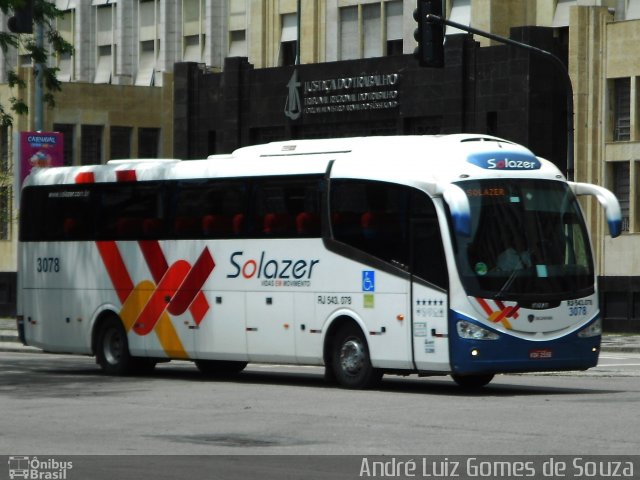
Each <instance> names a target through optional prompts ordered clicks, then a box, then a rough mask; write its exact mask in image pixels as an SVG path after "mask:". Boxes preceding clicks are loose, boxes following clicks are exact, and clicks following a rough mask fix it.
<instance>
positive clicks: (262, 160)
mask: <svg viewBox="0 0 640 480" xmlns="http://www.w3.org/2000/svg"><path fill="white" fill-rule="evenodd" d="M331 162H333V164H332V166H331V177H335V178H367V179H372V180H385V181H392V182H398V183H403V184H409V185H416V186H420V184H424V183H440V184H441V183H451V182H453V181H456V180H460V179H473V178H496V177H511V178H517V177H532V176H535V178H547V179H556V180H558V179H564V177H563V175H562V173H561V172H560V170H558V168H557V167H556V166H555V165H553V164H552V163H551V162H548V161H546V160H543V159H540V158H538V157H536V156H535V155H534V154H533V153H532V152H531V151H530V150H528V149H527V148H525V147H523V146H521V145H518V144H515V143H513V142H509V141H507V140H504V139H501V138H497V137H492V136H488V135H479V134H455V135H432V136H429V135H425V136H417V135H416V136H380V137H356V138H336V139H317V140H316V139H314V140H288V141H281V142H272V143H268V144H264V145H254V146H249V147H242V148H239V149H237V150H235V151H234V152H233V153H232V154H224V155H211V156H209V157H208V158H207V159H204V160H188V161H180V160H177V159H143V160H133V159H131V160H126V159H125V160H116V161H110V162H108V163H107V164H106V165H89V166H80V167H60V168H36V169H34V170H33V172H32V174H31V175H29V176H28V177H27V179H26V180H25V186H27V185H43V184H71V183H78V182H79V180H78V179H82V178H85V179H86V178H89V179H91V181H94V182H114V181H116V180H118V179H122V178H125V179H128V180H133V179H135V180H138V181H142V180H164V179H189V178H229V177H255V176H272V175H305V174H324V173H325V172H326V171H327V169H328V168H329V165H330V164H331Z"/></svg>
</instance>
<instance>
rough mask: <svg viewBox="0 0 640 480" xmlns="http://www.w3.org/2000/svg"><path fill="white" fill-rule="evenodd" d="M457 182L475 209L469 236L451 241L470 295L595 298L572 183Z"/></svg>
mask: <svg viewBox="0 0 640 480" xmlns="http://www.w3.org/2000/svg"><path fill="white" fill-rule="evenodd" d="M457 185H458V186H460V187H461V188H462V189H463V190H464V191H465V193H466V194H467V197H468V198H469V203H470V207H471V234H470V235H469V236H464V235H461V234H458V233H456V234H455V236H454V239H453V240H454V247H455V248H454V250H455V255H456V263H457V266H458V270H459V272H460V277H461V280H462V283H463V286H464V288H465V290H466V291H467V294H468V295H472V296H476V297H482V298H495V299H502V300H514V301H521V302H523V301H524V302H527V301H528V302H533V301H536V302H538V301H559V300H564V299H571V298H578V297H583V296H585V295H588V294H591V293H593V291H594V271H593V260H592V256H591V250H590V245H589V239H588V236H587V231H586V228H585V225H584V221H583V217H582V214H581V211H580V208H579V205H578V202H577V200H576V198H575V196H574V194H573V192H572V191H571V190H570V188H569V186H568V185H567V184H565V183H562V182H556V181H545V180H532V179H527V180H514V179H498V180H474V181H464V182H458V183H457Z"/></svg>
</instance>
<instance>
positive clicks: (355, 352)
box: [331, 324, 382, 388]
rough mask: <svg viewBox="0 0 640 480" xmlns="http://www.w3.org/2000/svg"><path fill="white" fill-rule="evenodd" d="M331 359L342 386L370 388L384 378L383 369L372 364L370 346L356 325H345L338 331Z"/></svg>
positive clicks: (334, 371)
mask: <svg viewBox="0 0 640 480" xmlns="http://www.w3.org/2000/svg"><path fill="white" fill-rule="evenodd" d="M331 361H332V367H333V373H334V375H335V379H336V381H337V382H338V384H339V385H341V386H342V387H345V388H370V387H374V386H376V385H377V384H378V383H379V382H380V379H381V378H382V370H380V369H378V368H373V366H372V365H371V358H370V356H369V346H368V345H367V341H366V340H365V338H364V335H363V333H362V330H360V328H359V327H358V326H356V325H353V324H349V325H345V326H344V327H342V328H341V329H340V330H339V331H338V333H337V334H336V336H335V342H334V344H333V353H332V358H331Z"/></svg>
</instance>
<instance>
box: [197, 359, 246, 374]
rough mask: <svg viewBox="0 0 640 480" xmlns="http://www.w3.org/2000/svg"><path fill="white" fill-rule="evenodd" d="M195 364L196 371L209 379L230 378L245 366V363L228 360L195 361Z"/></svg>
mask: <svg viewBox="0 0 640 480" xmlns="http://www.w3.org/2000/svg"><path fill="white" fill-rule="evenodd" d="M195 364H196V367H198V370H200V371H201V372H202V373H203V374H205V375H207V376H210V377H232V376H234V375H237V374H239V373H240V372H241V371H242V370H244V368H245V367H246V366H247V362H234V361H230V360H196V361H195Z"/></svg>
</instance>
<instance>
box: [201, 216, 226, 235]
mask: <svg viewBox="0 0 640 480" xmlns="http://www.w3.org/2000/svg"><path fill="white" fill-rule="evenodd" d="M232 231H233V228H232V221H231V218H229V217H227V216H226V215H217V214H209V215H205V216H204V217H202V233H203V234H204V235H205V236H224V235H229V234H230V233H231V232H232Z"/></svg>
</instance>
